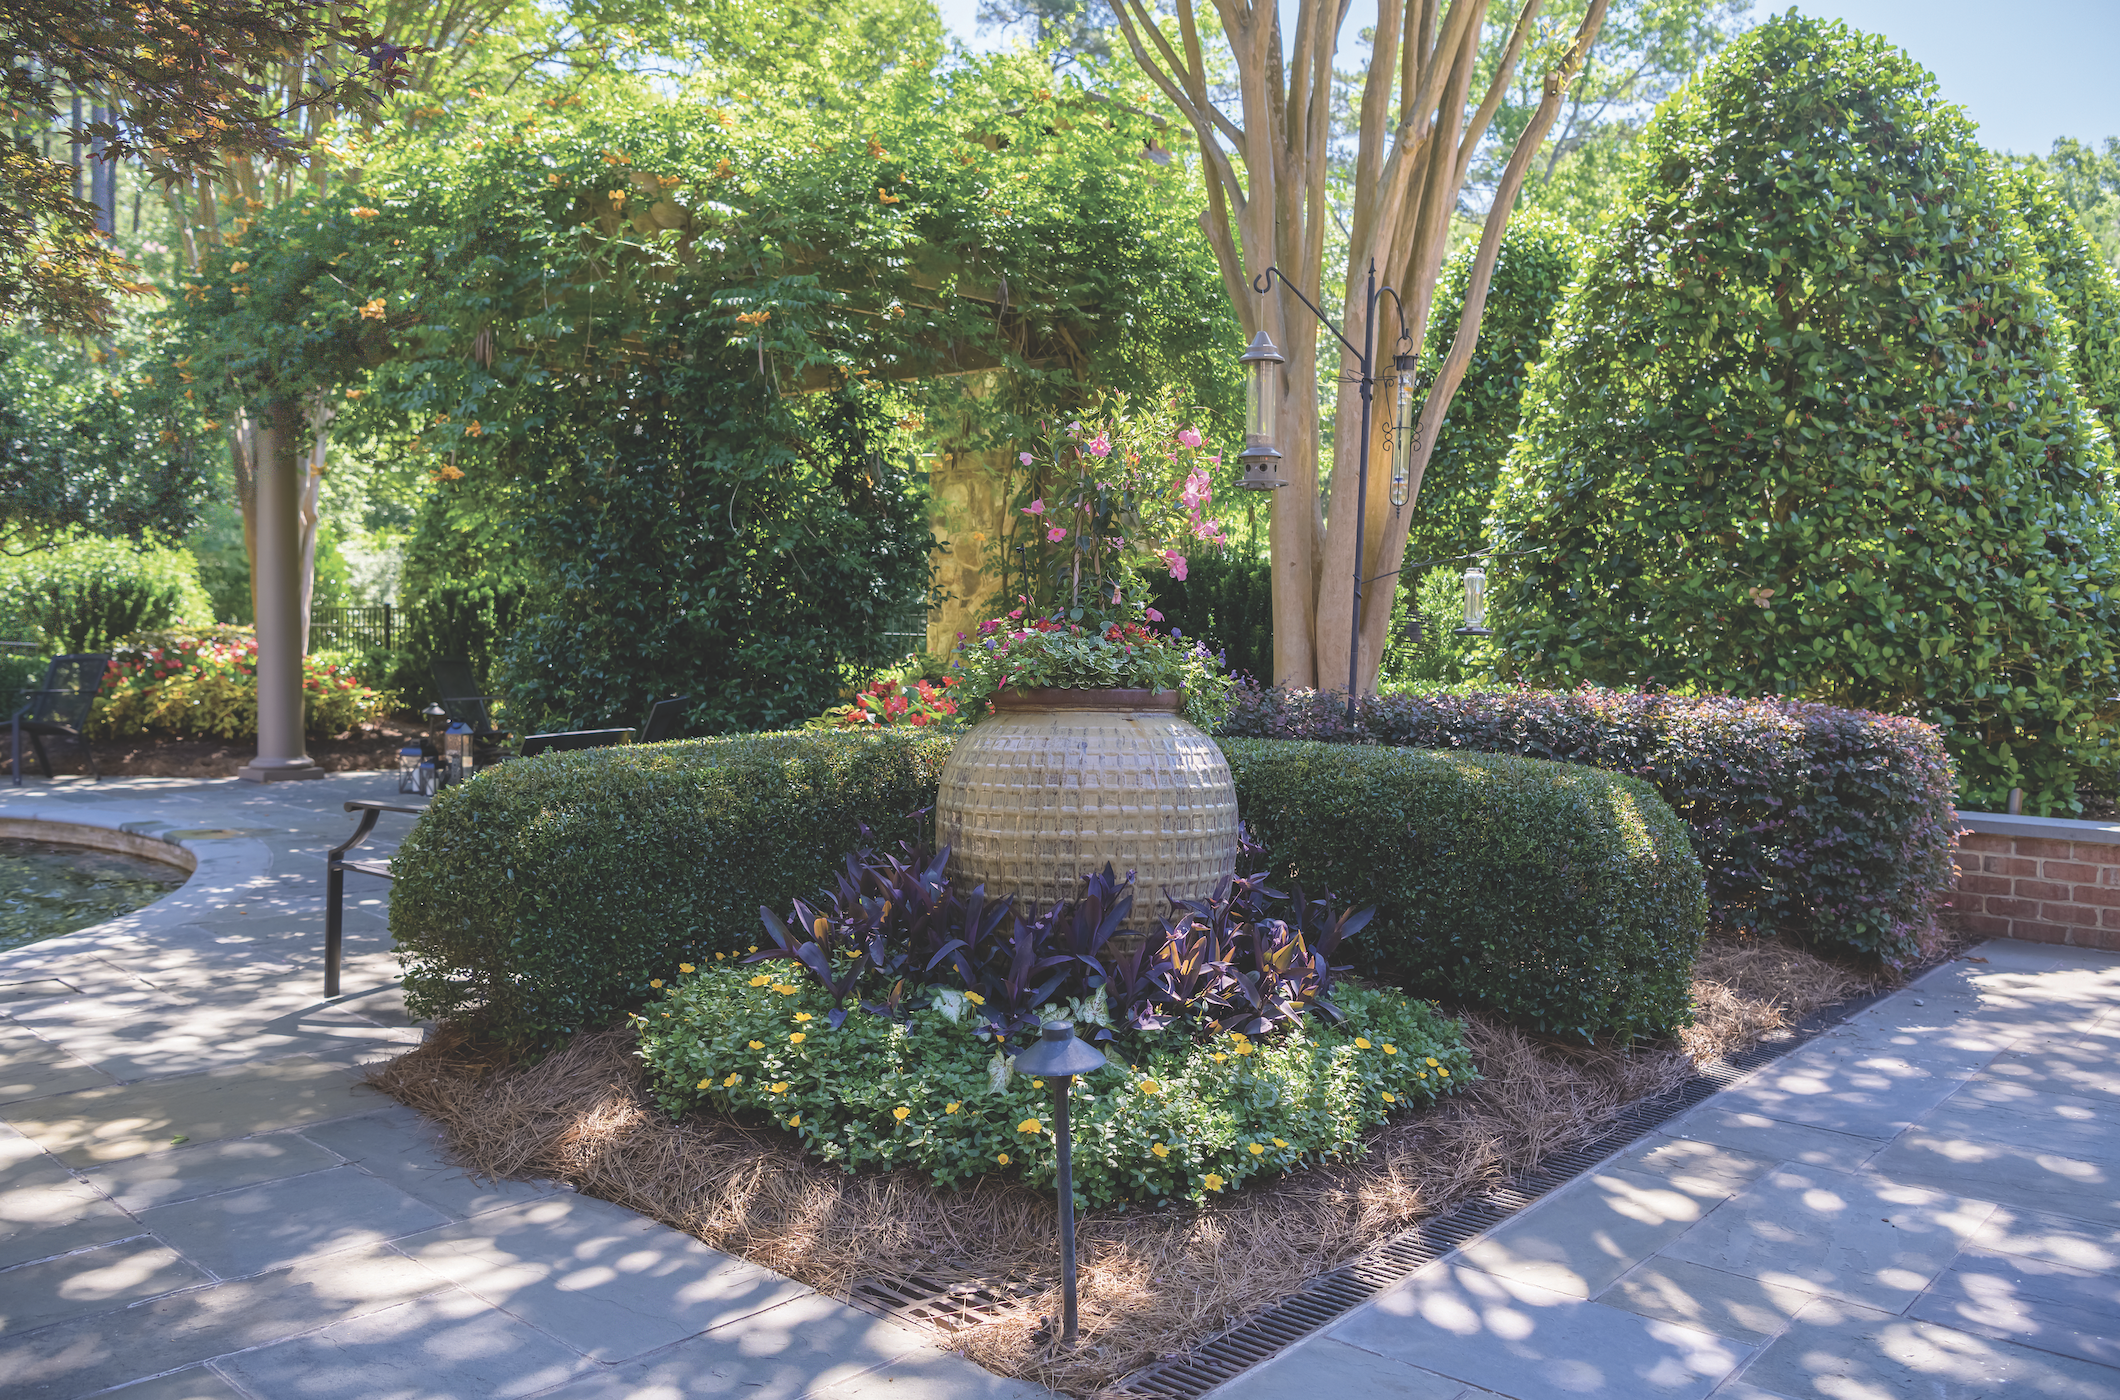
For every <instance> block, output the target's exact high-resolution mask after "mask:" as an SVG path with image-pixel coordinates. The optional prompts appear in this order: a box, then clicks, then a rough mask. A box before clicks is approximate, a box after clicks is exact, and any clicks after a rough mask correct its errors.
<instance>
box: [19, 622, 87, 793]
mask: <svg viewBox="0 0 2120 1400" xmlns="http://www.w3.org/2000/svg"><path fill="white" fill-rule="evenodd" d="M109 667H110V657H108V656H106V655H103V654H101V653H97V652H82V653H76V654H72V655H68V656H55V657H53V658H52V661H51V665H50V666H48V667H46V668H45V671H44V684H43V685H42V686H40V687H38V688H37V689H35V690H30V691H24V692H23V699H22V703H21V704H19V705H17V706H16V707H15V711H14V713H13V714H12V715H10V716H9V717H8V721H7V725H8V729H9V731H10V735H11V742H10V745H9V752H8V757H9V765H10V766H9V771H10V772H12V773H13V774H14V778H15V786H16V787H21V786H22V736H23V735H25V734H27V735H28V736H29V743H30V748H31V750H32V751H34V752H35V753H36V755H37V764H38V766H39V767H41V768H43V769H44V776H45V777H47V778H50V777H53V776H54V774H53V772H52V760H51V755H50V754H47V753H46V752H45V751H44V741H45V740H46V739H48V738H49V739H62V738H63V739H72V740H73V741H74V742H75V743H77V744H79V745H80V746H81V752H82V754H83V755H84V756H86V757H87V759H88V771H89V773H90V774H91V775H93V776H94V778H95V780H96V781H97V782H101V781H103V770H102V769H100V768H98V767H97V766H96V750H95V748H94V747H93V746H92V745H91V744H90V743H89V742H88V714H89V711H90V710H91V709H92V708H94V706H95V703H96V693H97V692H98V691H100V690H101V689H102V688H103V674H104V672H105V671H106V670H108V669H109Z"/></svg>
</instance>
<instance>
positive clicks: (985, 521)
mask: <svg viewBox="0 0 2120 1400" xmlns="http://www.w3.org/2000/svg"><path fill="white" fill-rule="evenodd" d="M1007 458H1008V454H1007V452H1005V451H989V452H964V451H959V450H945V451H943V452H941V453H940V454H938V455H937V456H936V458H935V465H934V466H933V467H932V468H931V469H930V470H929V473H928V491H929V494H930V498H931V499H932V500H933V501H934V519H933V520H932V521H931V524H932V525H933V526H934V530H935V542H936V543H937V544H938V545H939V544H947V545H949V547H950V548H949V552H948V553H946V554H943V555H941V556H940V557H939V558H938V559H937V560H936V563H937V565H938V567H937V568H936V570H935V582H936V584H937V585H938V586H939V587H941V588H943V589H946V590H948V592H949V594H950V597H949V600H948V601H947V602H944V603H942V604H940V605H939V606H937V607H935V608H934V609H933V610H931V611H930V612H929V613H928V636H927V649H928V650H929V651H930V652H932V653H933V654H935V655H936V656H944V655H947V654H948V653H949V652H950V651H951V650H953V649H954V648H955V647H956V645H957V634H958V633H959V632H964V633H967V634H969V633H971V632H973V631H975V630H976V629H977V627H978V625H979V623H980V621H981V620H982V619H984V618H987V617H990V616H992V614H991V613H990V612H989V611H988V608H989V605H990V604H991V602H992V600H991V599H990V598H989V597H988V595H989V594H991V593H992V592H993V591H994V588H995V584H996V580H995V579H993V578H991V577H989V576H988V575H987V572H986V552H987V546H988V545H989V544H990V543H991V542H992V541H994V540H996V539H998V538H1000V537H1001V533H1002V532H1003V531H1004V530H1006V529H1007V528H1008V522H1007V520H1006V519H1005V518H1004V515H1005V511H1006V509H1007V504H1008V503H1007V502H1006V501H1003V500H1001V499H999V497H1000V494H1001V486H1000V483H1001V480H1002V475H1003V473H1004V472H1005V471H1006V470H1007Z"/></svg>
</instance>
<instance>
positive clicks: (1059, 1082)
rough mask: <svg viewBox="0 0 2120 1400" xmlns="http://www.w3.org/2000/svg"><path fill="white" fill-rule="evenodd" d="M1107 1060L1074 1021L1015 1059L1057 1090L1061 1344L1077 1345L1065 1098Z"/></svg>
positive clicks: (1020, 1068) (1049, 1029) (1044, 1034)
mask: <svg viewBox="0 0 2120 1400" xmlns="http://www.w3.org/2000/svg"><path fill="white" fill-rule="evenodd" d="M1104 1064H1105V1060H1104V1056H1103V1054H1102V1053H1100V1052H1099V1051H1098V1050H1097V1048H1096V1047H1095V1046H1093V1045H1087V1044H1084V1043H1083V1042H1082V1041H1079V1040H1077V1039H1075V1023H1074V1022H1073V1021H1047V1022H1045V1024H1044V1025H1043V1026H1041V1027H1040V1028H1039V1037H1038V1043H1037V1044H1036V1045H1033V1046H1031V1047H1030V1048H1029V1049H1027V1050H1024V1051H1022V1052H1021V1053H1019V1054H1018V1055H1017V1056H1016V1073H1018V1074H1028V1075H1030V1076H1032V1077H1033V1078H1036V1079H1043V1080H1046V1081H1048V1082H1050V1083H1051V1084H1052V1086H1053V1141H1054V1142H1055V1143H1056V1144H1057V1145H1058V1147H1059V1151H1060V1345H1062V1346H1064V1347H1071V1346H1073V1345H1074V1344H1075V1164H1074V1160H1073V1155H1072V1149H1073V1146H1074V1144H1073V1141H1072V1140H1071V1138H1070V1136H1069V1133H1068V1125H1067V1097H1068V1091H1069V1090H1071V1089H1073V1088H1074V1086H1075V1076H1076V1075H1078V1074H1091V1073H1094V1072H1095V1071H1097V1070H1100V1069H1103V1068H1104Z"/></svg>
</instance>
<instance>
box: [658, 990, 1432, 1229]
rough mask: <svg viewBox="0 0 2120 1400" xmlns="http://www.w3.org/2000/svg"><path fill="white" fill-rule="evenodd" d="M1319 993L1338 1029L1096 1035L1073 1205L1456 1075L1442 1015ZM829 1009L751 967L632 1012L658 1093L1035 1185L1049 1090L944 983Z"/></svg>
mask: <svg viewBox="0 0 2120 1400" xmlns="http://www.w3.org/2000/svg"><path fill="white" fill-rule="evenodd" d="M1337 1001H1338V1004H1339V1007H1340V1010H1341V1011H1343V1012H1344V1013H1345V1015H1346V1017H1347V1020H1346V1023H1345V1024H1344V1025H1333V1024H1331V1023H1330V1022H1329V1021H1327V1020H1325V1019H1323V1018H1320V1017H1304V1018H1303V1019H1302V1020H1301V1022H1300V1023H1298V1024H1296V1025H1293V1026H1290V1027H1288V1028H1286V1029H1284V1030H1283V1031H1281V1032H1279V1033H1277V1034H1276V1035H1274V1036H1273V1037H1271V1038H1268V1039H1260V1038H1255V1037H1251V1036H1247V1035H1245V1034H1244V1033H1243V1032H1241V1031H1238V1032H1231V1031H1223V1030H1219V1029H1208V1030H1202V1029H1199V1028H1197V1027H1193V1026H1170V1027H1166V1028H1164V1029H1162V1030H1159V1031H1148V1032H1144V1031H1121V1032H1120V1033H1118V1034H1117V1035H1116V1036H1115V1038H1114V1039H1113V1040H1111V1041H1108V1042H1106V1044H1105V1046H1104V1050H1105V1053H1106V1055H1107V1056H1108V1057H1109V1062H1108V1063H1107V1064H1106V1066H1105V1067H1104V1068H1103V1069H1102V1070H1099V1071H1098V1072H1097V1073H1095V1074H1092V1075H1086V1076H1083V1077H1082V1078H1080V1079H1078V1080H1077V1081H1076V1082H1075V1086H1074V1092H1073V1093H1072V1094H1071V1095H1070V1097H1069V1101H1068V1102H1069V1114H1070V1117H1071V1120H1072V1129H1073V1138H1074V1172H1075V1188H1076V1192H1077V1194H1078V1196H1079V1197H1080V1199H1081V1201H1082V1203H1083V1204H1084V1205H1108V1204H1112V1203H1114V1202H1118V1201H1153V1200H1160V1199H1167V1198H1186V1199H1190V1200H1195V1201H1199V1200H1204V1199H1206V1198H1207V1197H1208V1196H1210V1195H1212V1194H1214V1193H1215V1192H1218V1191H1228V1190H1233V1189H1235V1188H1236V1187H1237V1186H1239V1185H1241V1184H1242V1183H1243V1182H1245V1181H1247V1180H1249V1179H1250V1178H1252V1177H1255V1176H1259V1175H1262V1174H1266V1175H1278V1174H1279V1173H1282V1172H1286V1171H1291V1170H1294V1169H1296V1168H1298V1167H1303V1166H1308V1165H1312V1164H1315V1163H1318V1162H1324V1161H1330V1160H1334V1159H1337V1158H1341V1157H1345V1156H1348V1155H1353V1156H1360V1155H1361V1151H1362V1146H1361V1144H1362V1141H1363V1137H1364V1135H1365V1134H1366V1133H1367V1132H1369V1131H1370V1130H1371V1129H1374V1128H1376V1127H1379V1126H1381V1125H1382V1124H1383V1122H1384V1120H1385V1118H1386V1116H1387V1115H1390V1114H1392V1113H1397V1112H1402V1111H1405V1110H1408V1109H1411V1108H1415V1107H1419V1106H1422V1105H1425V1104H1428V1103H1430V1102H1432V1101H1433V1100H1434V1099H1435V1097H1436V1096H1437V1095H1438V1094H1440V1093H1442V1092H1445V1091H1447V1090H1448V1089H1449V1088H1450V1087H1452V1086H1454V1085H1456V1084H1461V1083H1464V1082H1467V1081H1468V1080H1470V1079H1471V1078H1473V1077H1474V1072H1473V1064H1472V1056H1471V1053H1470V1052H1469V1051H1467V1050H1466V1049H1465V1047H1464V1045H1463V1044H1462V1043H1461V1042H1460V1040H1459V1032H1458V1027H1457V1025H1456V1023H1455V1022H1452V1021H1447V1020H1445V1019H1444V1018H1443V1017H1441V1016H1440V1015H1438V1014H1437V1013H1436V1012H1435V1010H1434V1009H1433V1008H1432V1007H1430V1006H1427V1005H1425V1004H1423V1003H1421V1002H1418V1001H1415V1000H1413V999H1412V998H1410V997H1407V996H1405V995H1404V994H1402V993H1399V992H1396V991H1390V990H1369V989H1361V988H1351V987H1349V988H1343V989H1341V991H1340V992H1339V994H1338V997H1337ZM830 1008H831V1000H830V998H829V997H828V996H827V995H826V994H825V993H824V992H823V990H822V989H821V988H819V987H818V986H817V985H816V984H815V983H814V982H803V983H797V982H793V981H783V980H782V977H781V975H780V974H779V973H773V974H767V973H762V972H760V971H759V970H758V967H757V965H755V964H742V965H739V964H737V963H735V962H733V961H724V962H721V963H717V964H713V965H711V966H709V967H707V968H705V969H704V970H701V971H699V972H698V973H697V974H696V975H693V976H680V977H679V978H678V979H677V980H676V981H675V982H674V983H673V984H672V985H670V986H669V987H667V988H666V989H665V991H664V994H663V996H662V998H661V999H660V1000H658V1001H654V1002H651V1003H649V1005H648V1006H647V1008H646V1009H645V1010H644V1011H643V1012H642V1013H641V1014H640V1015H639V1016H638V1017H637V1018H636V1021H637V1024H638V1026H639V1030H640V1042H641V1053H642V1055H643V1056H644V1057H645V1059H646V1060H647V1063H648V1068H649V1074H650V1078H651V1082H652V1083H653V1084H654V1086H655V1092H656V1097H657V1099H658V1101H659V1102H660V1103H661V1104H662V1106H663V1107H664V1108H665V1109H667V1110H668V1111H669V1112H670V1113H671V1114H673V1115H676V1114H681V1113H683V1112H685V1111H687V1110H689V1109H692V1108H697V1107H710V1108H713V1109H716V1110H720V1111H722V1112H727V1113H731V1114H734V1115H736V1116H737V1117H738V1118H739V1119H743V1120H747V1121H752V1122H757V1123H761V1124H764V1123H768V1122H770V1123H772V1124H776V1125H778V1126H780V1127H781V1128H783V1129H785V1130H787V1131H790V1132H793V1133H795V1134H797V1135H798V1136H799V1137H800V1138H801V1140H802V1142H803V1146H804V1149H805V1150H806V1151H808V1152H810V1153H812V1154H814V1155H816V1156H818V1157H820V1158H822V1159H823V1160H825V1161H828V1162H836V1163H839V1164H841V1165H843V1166H845V1167H846V1168H847V1169H848V1170H854V1169H856V1168H883V1169H893V1168H906V1169H911V1170H915V1171H919V1172H921V1173H923V1174H925V1175H927V1176H929V1177H931V1178H933V1179H934V1180H935V1181H937V1182H939V1183H941V1184H942V1185H944V1186H951V1185H955V1184H957V1183H959V1182H963V1181H966V1180H968V1179H970V1178H973V1177H976V1176H978V1175H980V1174H981V1173H984V1172H1001V1173H1009V1172H1014V1173H1019V1174H1021V1176H1022V1177H1023V1179H1024V1180H1026V1181H1028V1182H1030V1183H1031V1184H1033V1185H1037V1186H1047V1187H1049V1186H1051V1185H1052V1183H1053V1180H1054V1173H1055V1170H1056V1168H1055V1161H1054V1141H1053V1122H1052V1107H1053V1091H1052V1087H1051V1086H1050V1085H1048V1084H1047V1083H1046V1082H1045V1081H1043V1080H1036V1079H1032V1078H1031V1077H1029V1076H1028V1075H1021V1074H1015V1073H1013V1072H1012V1071H1011V1070H1010V1069H1009V1068H1008V1058H1007V1055H1006V1054H1005V1052H1004V1051H1003V1049H1002V1046H1003V1044H1004V1043H1005V1042H1004V1041H1002V1040H1001V1039H998V1038H996V1037H994V1036H993V1035H991V1034H990V1033H988V1032H987V1031H986V1029H985V1027H984V1025H983V1023H982V1022H981V1020H980V1018H979V1017H978V1015H977V1014H976V1009H975V1008H974V1007H973V1006H971V1005H970V1004H968V1003H967V1002H966V1000H965V998H964V996H963V995H962V994H961V993H955V992H952V991H950V990H949V989H947V988H934V989H929V990H926V991H924V992H923V994H922V995H921V996H920V997H919V998H917V1000H916V1001H915V1002H913V1003H912V1004H909V1005H907V1006H906V1007H905V1008H904V1009H903V1015H902V1018H901V1019H891V1018H888V1017H885V1016H878V1015H872V1014H867V1013H856V1014H854V1015H850V1016H848V1017H847V1018H846V1019H845V1021H844V1022H843V1023H842V1024H841V1025H840V1026H839V1028H838V1029H837V1030H833V1029H830V1028H829V1027H828V1026H827V1024H826V1017H827V1016H828V1015H829V1014H830ZM1081 1029H1082V1030H1083V1031H1085V1032H1087V1031H1090V1030H1091V1029H1092V1027H1091V1026H1090V1025H1089V1024H1083V1025H1082V1027H1081ZM1028 1040H1029V1037H1028V1036H1019V1037H1017V1042H1018V1043H1019V1044H1021V1043H1027V1042H1028ZM1012 1048H1013V1047H1012Z"/></svg>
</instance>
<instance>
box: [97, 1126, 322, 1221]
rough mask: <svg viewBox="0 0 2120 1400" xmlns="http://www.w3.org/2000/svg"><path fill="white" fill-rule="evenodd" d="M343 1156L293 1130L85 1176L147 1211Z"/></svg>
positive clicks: (182, 1150) (187, 1149) (298, 1172)
mask: <svg viewBox="0 0 2120 1400" xmlns="http://www.w3.org/2000/svg"><path fill="white" fill-rule="evenodd" d="M342 1160H343V1159H342V1158H341V1157H340V1156H339V1154H338V1153H336V1152H333V1151H331V1150H330V1149H328V1148H325V1147H320V1146H318V1145H317V1144H316V1143H314V1142H311V1141H308V1140H307V1139H304V1138H301V1137H298V1136H296V1135H295V1134H293V1133H267V1134H263V1135H261V1136H258V1137H246V1138H236V1139H234V1140H232V1141H227V1142H207V1143H198V1144H195V1145H188V1146H184V1147H176V1148H171V1149H170V1150H169V1151H167V1152H156V1153H154V1154H152V1155H150V1156H146V1157H133V1158H130V1159H128V1160H126V1161H123V1162H116V1163H113V1164H112V1165H110V1166H107V1167H96V1168H93V1169H91V1170H89V1171H84V1172H82V1173H81V1179H82V1180H83V1181H85V1182H87V1183H88V1184H89V1185H91V1186H93V1187H95V1188H96V1189H97V1190H98V1191H101V1192H102V1193H103V1194H104V1195H106V1196H108V1197H110V1199H111V1200H112V1201H113V1202H115V1203H116V1204H117V1205H119V1206H120V1207H122V1208H124V1209H126V1210H129V1211H142V1210H147V1209H149V1208H151V1207H154V1206H166V1205H173V1204H175V1203H176V1202H178V1201H189V1200H194V1199H196V1198H198V1197H200V1196H217V1195H219V1194H220V1193H222V1192H223V1191H234V1190H236V1189H238V1188H240V1187H244V1186H256V1185H259V1184H261V1183H263V1182H268V1181H278V1180H280V1179H281V1178H283V1177H290V1176H303V1175H306V1174H308V1173H310V1172H318V1171H323V1170H324V1169H325V1168H327V1167H336V1166H338V1165H339V1164H340V1162H341V1161H342Z"/></svg>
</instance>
